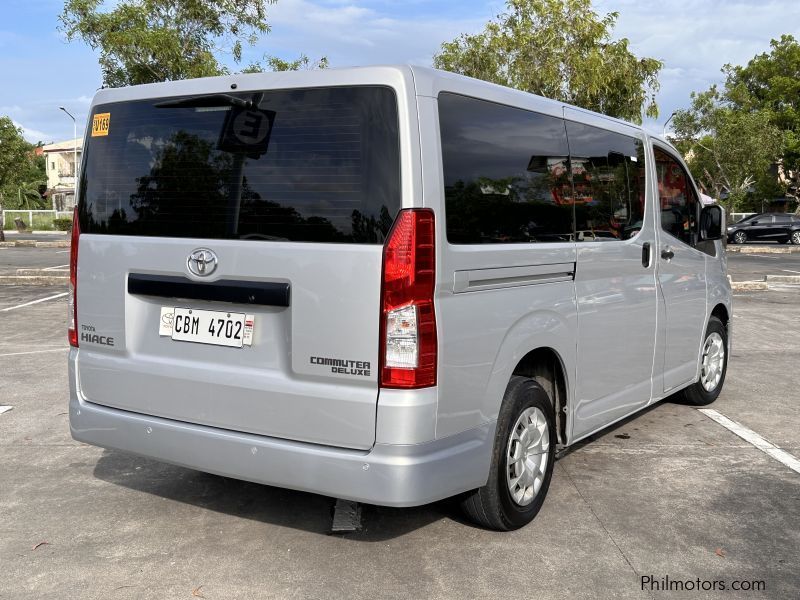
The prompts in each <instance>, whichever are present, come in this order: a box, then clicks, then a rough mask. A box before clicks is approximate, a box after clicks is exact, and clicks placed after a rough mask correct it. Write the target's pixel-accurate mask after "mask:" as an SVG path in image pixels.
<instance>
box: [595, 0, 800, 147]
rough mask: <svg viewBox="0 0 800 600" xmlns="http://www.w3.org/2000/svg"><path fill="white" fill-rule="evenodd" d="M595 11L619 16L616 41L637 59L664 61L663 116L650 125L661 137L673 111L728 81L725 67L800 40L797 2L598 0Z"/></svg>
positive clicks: (661, 77) (774, 0) (743, 62)
mask: <svg viewBox="0 0 800 600" xmlns="http://www.w3.org/2000/svg"><path fill="white" fill-rule="evenodd" d="M595 10H596V11H597V12H599V13H603V14H604V13H607V12H612V11H617V12H619V18H618V20H617V26H616V28H615V30H614V37H615V38H621V37H626V38H628V39H629V40H630V43H631V49H632V50H633V51H634V52H635V53H636V54H637V55H639V56H649V57H653V58H658V59H660V60H663V61H664V69H663V70H662V72H661V75H660V77H659V80H660V82H661V91H660V93H659V94H658V99H657V100H658V103H659V107H660V113H661V114H660V116H659V119H658V120H657V121H653V122H650V123H649V124H648V125H649V128H650V129H653V130H654V131H657V132H658V133H661V125H662V124H663V123H664V121H666V120H667V118H668V117H669V115H670V114H671V113H672V111H674V110H675V109H678V108H685V107H686V106H688V104H689V101H690V100H689V94H690V93H691V92H692V91H704V90H706V89H708V88H709V87H710V86H711V85H712V84H713V83H721V82H722V81H723V80H724V75H723V74H722V73H721V72H720V69H721V68H722V67H723V65H724V64H726V63H730V64H734V65H744V64H746V63H747V62H748V61H749V60H750V59H751V58H753V57H754V56H755V55H756V54H760V53H762V52H768V51H769V42H770V40H771V39H773V38H778V37H780V35H781V34H784V33H788V34H792V35H794V36H795V37H796V38H798V39H800V2H798V1H797V0H768V1H766V2H745V1H742V0H670V1H669V2H665V1H664V0H614V1H612V0H599V1H596V2H595Z"/></svg>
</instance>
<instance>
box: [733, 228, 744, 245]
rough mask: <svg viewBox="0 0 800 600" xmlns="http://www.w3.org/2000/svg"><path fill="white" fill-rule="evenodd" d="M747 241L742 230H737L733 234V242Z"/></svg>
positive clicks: (741, 242) (742, 242)
mask: <svg viewBox="0 0 800 600" xmlns="http://www.w3.org/2000/svg"><path fill="white" fill-rule="evenodd" d="M746 241H747V234H746V233H745V232H744V231H737V232H736V233H734V234H733V242H734V243H735V244H744V243H745V242H746Z"/></svg>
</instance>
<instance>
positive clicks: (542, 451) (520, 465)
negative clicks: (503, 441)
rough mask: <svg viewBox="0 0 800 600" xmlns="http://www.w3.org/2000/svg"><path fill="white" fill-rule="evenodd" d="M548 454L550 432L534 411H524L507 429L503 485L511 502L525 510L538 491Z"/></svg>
mask: <svg viewBox="0 0 800 600" xmlns="http://www.w3.org/2000/svg"><path fill="white" fill-rule="evenodd" d="M549 450H550V429H549V426H548V425H547V419H546V418H545V416H544V413H543V412H542V411H541V410H540V409H539V408H537V407H535V406H532V407H530V408H527V409H525V410H524V411H523V412H522V414H521V415H520V416H519V418H518V419H517V421H516V423H515V424H514V427H513V428H512V429H511V434H510V436H509V440H508V445H507V446H506V483H507V485H508V491H509V492H510V493H511V498H512V499H513V500H514V502H516V503H517V504H518V505H520V506H527V505H528V504H530V503H531V502H533V499H534V498H535V497H536V495H537V494H538V493H539V490H540V489H541V487H542V483H543V482H544V477H545V472H546V471H547V461H548V460H549Z"/></svg>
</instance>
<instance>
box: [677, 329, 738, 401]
mask: <svg viewBox="0 0 800 600" xmlns="http://www.w3.org/2000/svg"><path fill="white" fill-rule="evenodd" d="M727 350H728V332H727V330H726V329H725V325H723V324H722V321H720V320H719V319H718V318H717V317H711V319H709V321H708V328H707V329H706V337H705V340H704V341H703V350H702V353H701V355H700V377H699V378H698V380H697V381H696V382H695V383H693V384H692V385H690V386H689V387H688V388H686V389H685V390H683V400H684V401H685V402H686V403H687V404H692V405H693V406H705V405H706V404H711V403H712V402H714V400H716V399H717V397H718V396H719V393H720V392H721V391H722V384H723V383H725V373H726V372H727V370H728V352H727Z"/></svg>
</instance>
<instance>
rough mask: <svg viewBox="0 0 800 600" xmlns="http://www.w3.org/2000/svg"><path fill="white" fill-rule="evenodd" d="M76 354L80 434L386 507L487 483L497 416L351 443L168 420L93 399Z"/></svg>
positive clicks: (73, 390)
mask: <svg viewBox="0 0 800 600" xmlns="http://www.w3.org/2000/svg"><path fill="white" fill-rule="evenodd" d="M77 354H78V351H77V350H75V349H72V350H71V351H70V358H69V381H70V402H69V420H70V431H71V433H72V437H73V438H75V439H76V440H78V441H81V442H85V443H87V444H92V445H95V446H101V447H103V448H112V449H117V450H122V451H125V452H131V453H133V454H138V455H141V456H146V457H148V458H153V459H156V460H160V461H163V462H167V463H172V464H175V465H180V466H183V467H188V468H191V469H197V470H200V471H205V472H208V473H214V474H217V475H223V476H226V477H233V478H235V479H243V480H246V481H253V482H256V483H263V484H267V485H274V486H278V487H285V488H290V489H296V490H303V491H307V492H313V493H318V494H323V495H326V496H332V497H335V498H344V499H347V500H356V501H358V502H366V503H369V504H378V505H383V506H417V505H421V504H427V503H429V502H434V501H436V500H441V499H442V498H447V497H449V496H453V495H455V494H458V493H460V492H463V491H466V490H470V489H474V488H477V487H480V486H482V485H484V484H485V483H486V479H487V476H488V473H489V465H490V461H491V454H492V452H491V449H492V442H493V440H494V427H495V424H494V423H488V424H486V425H484V426H482V427H480V428H476V429H472V430H469V431H466V432H463V433H460V434H458V435H454V436H450V437H448V438H444V439H440V440H436V441H433V442H426V443H420V444H411V445H399V444H397V445H395V444H376V445H375V446H374V447H373V448H372V449H371V450H369V451H358V450H346V449H340V448H333V447H330V446H319V445H315V444H307V443H301V442H292V441H287V440H281V439H277V438H271V437H265V436H259V435H253V434H247V433H239V432H234V431H228V430H224V429H217V428H214V427H206V426H203V425H194V424H190V423H184V422H180V421H173V420H169V419H162V418H159V417H152V416H148V415H142V414H138V413H132V412H128V411H124V410H119V409H115V408H108V407H105V406H100V405H98V404H93V403H90V402H87V401H85V400H84V399H83V397H82V395H81V393H80V390H79V388H78V379H77V376H76V369H75V364H76V359H77Z"/></svg>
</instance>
